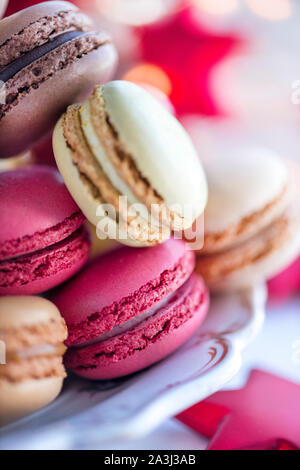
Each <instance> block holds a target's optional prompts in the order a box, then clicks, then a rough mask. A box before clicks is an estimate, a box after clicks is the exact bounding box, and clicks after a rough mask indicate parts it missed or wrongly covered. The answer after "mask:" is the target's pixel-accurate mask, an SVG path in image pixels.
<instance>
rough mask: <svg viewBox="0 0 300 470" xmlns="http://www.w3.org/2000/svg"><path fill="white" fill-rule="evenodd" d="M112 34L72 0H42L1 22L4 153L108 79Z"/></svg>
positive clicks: (20, 147) (0, 143) (32, 138)
mask: <svg viewBox="0 0 300 470" xmlns="http://www.w3.org/2000/svg"><path fill="white" fill-rule="evenodd" d="M116 61H117V55H116V51H115V48H114V46H113V44H112V42H111V39H110V37H109V36H108V35H107V34H106V33H105V32H103V31H98V32H95V31H93V25H92V23H91V21H90V19H89V18H88V17H87V16H86V15H84V14H83V13H81V12H80V11H79V10H78V8H77V7H75V6H74V5H72V4H71V3H69V2H61V1H51V2H43V3H39V4H37V5H34V6H32V7H29V8H26V9H25V10H22V11H20V12H18V13H15V14H14V15H11V16H9V17H7V18H5V19H3V20H2V21H1V22H0V81H1V82H3V86H2V88H1V99H0V158H5V157H10V156H14V155H17V154H18V153H21V152H23V151H24V150H27V149H28V148H29V147H31V146H32V145H33V144H34V143H35V142H36V141H38V140H39V139H40V138H41V137H42V136H43V135H44V134H46V133H47V132H48V131H49V130H50V129H51V127H52V126H53V125H54V123H55V121H56V120H57V119H58V117H59V116H60V114H61V113H62V112H63V111H64V109H65V108H66V107H67V106H68V105H69V104H71V103H73V102H75V101H77V100H78V99H82V98H83V97H85V96H86V95H87V94H88V93H89V92H90V91H91V89H92V87H93V86H94V85H95V84H96V83H102V82H103V81H106V80H108V79H109V78H110V77H111V75H112V73H113V71H114V69H115V65H116Z"/></svg>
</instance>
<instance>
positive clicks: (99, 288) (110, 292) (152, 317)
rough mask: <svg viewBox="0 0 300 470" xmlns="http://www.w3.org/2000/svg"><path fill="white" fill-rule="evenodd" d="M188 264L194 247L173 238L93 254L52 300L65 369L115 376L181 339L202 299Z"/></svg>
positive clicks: (198, 316)
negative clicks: (63, 340) (63, 335)
mask: <svg viewBox="0 0 300 470" xmlns="http://www.w3.org/2000/svg"><path fill="white" fill-rule="evenodd" d="M194 265H195V258H194V254H193V253H192V252H191V251H188V250H187V248H186V245H185V243H184V242H182V241H180V240H174V239H171V240H169V241H167V242H165V243H164V244H162V245H157V246H155V247H152V248H129V247H122V248H118V249H115V250H113V251H111V252H109V253H107V254H105V255H103V256H102V257H98V258H96V259H95V260H93V261H92V262H91V263H90V264H89V265H88V266H87V267H86V268H85V269H84V270H83V271H82V272H81V273H80V274H79V275H78V276H76V277H75V278H74V279H73V280H71V281H70V282H69V283H67V284H66V285H65V286H63V287H62V288H61V289H60V291H59V292H58V293H56V295H55V298H54V299H53V300H54V302H55V303H56V305H57V306H58V308H59V309H60V311H61V313H62V315H63V317H64V318H65V321H66V323H67V326H68V331H69V337H68V340H67V346H69V349H68V351H67V353H66V355H65V363H66V366H67V368H68V369H70V370H71V371H73V372H75V373H76V374H78V375H80V376H82V377H86V378H89V379H94V380H97V379H110V378H115V377H121V376H124V375H128V374H131V373H133V372H136V371H138V370H141V369H144V368H145V367H147V366H150V365H151V364H154V363H155V362H157V361H159V360H161V359H163V358H164V357H166V356H167V355H168V354H170V353H171V352H173V351H174V350H175V349H177V348H178V347H179V346H181V345H182V344H183V343H184V342H185V341H186V340H187V339H188V338H189V337H190V336H191V335H192V334H193V332H194V331H195V330H196V329H197V328H198V326H199V325H200V324H201V323H202V321H203V319H204V317H205V315H206V313H207V310H208V305H209V296H208V292H207V289H206V287H205V285H204V283H203V281H202V278H201V277H200V276H198V275H196V274H193V270H194Z"/></svg>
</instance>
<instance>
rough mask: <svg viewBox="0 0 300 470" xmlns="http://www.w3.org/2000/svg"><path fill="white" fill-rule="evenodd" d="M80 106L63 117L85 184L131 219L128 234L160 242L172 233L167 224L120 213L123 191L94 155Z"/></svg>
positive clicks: (100, 199)
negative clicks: (85, 131) (109, 176)
mask: <svg viewBox="0 0 300 470" xmlns="http://www.w3.org/2000/svg"><path fill="white" fill-rule="evenodd" d="M79 109H80V106H79V105H72V106H69V107H68V109H67V111H66V113H65V114H64V116H63V118H62V130H63V136H64V140H65V143H66V146H67V147H68V149H69V151H70V154H71V159H72V163H73V165H74V166H75V167H76V168H77V171H78V173H79V175H80V178H81V181H82V183H83V184H84V185H85V187H86V188H87V190H88V191H89V193H90V194H91V197H92V198H93V199H96V200H97V201H98V202H99V205H102V204H112V205H113V206H114V207H115V210H116V212H117V214H116V215H118V217H119V219H118V220H116V221H115V222H120V219H121V221H122V222H123V223H124V220H126V218H127V225H126V226H127V233H128V236H130V237H132V238H133V239H134V240H138V241H141V242H145V240H147V243H148V244H149V245H151V244H157V243H158V242H162V241H164V240H166V239H167V238H169V236H170V233H169V230H167V229H166V227H163V226H156V225H153V224H152V223H151V221H147V220H145V219H144V218H143V217H141V216H136V217H130V216H129V215H128V214H127V212H126V213H123V212H121V213H120V212H119V209H120V208H119V197H120V196H121V193H120V192H119V191H118V190H117V189H116V188H115V187H114V186H113V184H112V183H111V181H110V179H109V178H108V176H107V174H106V173H105V172H104V170H103V169H102V167H101V165H100V163H99V162H98V161H97V159H96V157H95V155H94V154H93V152H92V150H91V148H90V145H89V143H88V141H87V139H86V136H85V134H84V132H83V125H82V122H81V116H80V113H79Z"/></svg>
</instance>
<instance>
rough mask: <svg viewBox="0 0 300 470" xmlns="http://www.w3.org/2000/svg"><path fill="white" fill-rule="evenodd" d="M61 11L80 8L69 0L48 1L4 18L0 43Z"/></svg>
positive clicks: (0, 32) (0, 28)
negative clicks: (67, 0) (68, 0)
mask: <svg viewBox="0 0 300 470" xmlns="http://www.w3.org/2000/svg"><path fill="white" fill-rule="evenodd" d="M60 11H78V8H77V7H76V6H75V5H73V4H72V3H69V2H63V1H61V2H60V1H51V2H49V1H48V2H42V3H39V4H37V5H33V6H31V7H28V8H26V9H24V10H21V11H18V12H17V13H14V14H13V15H10V16H8V17H7V18H4V19H3V20H2V21H1V27H0V44H3V43H4V42H5V41H7V39H9V38H10V37H11V36H13V35H14V34H18V33H19V32H20V31H22V30H23V29H24V28H25V27H26V26H28V25H29V24H31V23H33V22H35V21H37V20H39V19H40V18H43V17H44V16H52V15H55V14H57V13H59V12H60Z"/></svg>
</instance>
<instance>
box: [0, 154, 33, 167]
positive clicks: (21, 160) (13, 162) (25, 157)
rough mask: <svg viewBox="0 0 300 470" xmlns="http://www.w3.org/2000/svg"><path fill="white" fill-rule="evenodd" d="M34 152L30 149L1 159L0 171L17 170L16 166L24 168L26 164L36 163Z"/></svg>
mask: <svg viewBox="0 0 300 470" xmlns="http://www.w3.org/2000/svg"><path fill="white" fill-rule="evenodd" d="M35 160H36V159H35V154H34V152H32V151H30V150H28V151H27V152H24V153H21V154H20V155H17V156H16V157H11V158H6V159H2V160H0V172H1V171H9V170H15V169H16V168H22V167H24V166H29V165H34V163H35Z"/></svg>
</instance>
